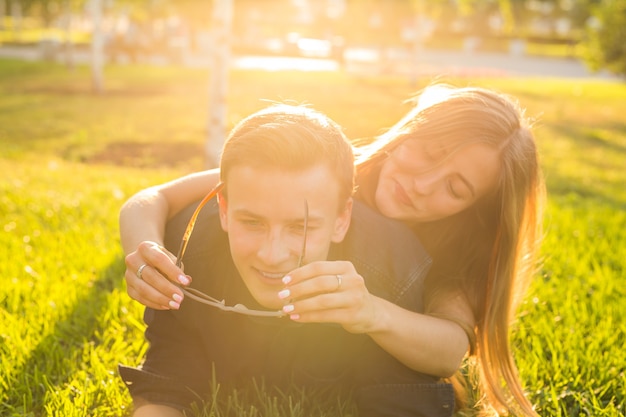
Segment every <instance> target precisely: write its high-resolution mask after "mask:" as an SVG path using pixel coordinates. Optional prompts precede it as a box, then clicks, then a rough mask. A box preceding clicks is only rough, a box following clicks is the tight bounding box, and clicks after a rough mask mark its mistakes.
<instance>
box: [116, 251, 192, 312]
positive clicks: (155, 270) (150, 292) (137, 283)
mask: <svg viewBox="0 0 626 417" xmlns="http://www.w3.org/2000/svg"><path fill="white" fill-rule="evenodd" d="M175 262H176V257H175V256H174V255H172V254H171V253H170V252H168V251H167V250H166V249H165V248H164V247H163V246H161V245H159V244H157V243H155V242H150V241H144V242H141V243H140V244H139V246H138V247H137V250H135V251H134V252H131V253H129V254H128V255H127V256H126V273H125V274H124V279H125V280H126V291H127V292H128V295H129V296H130V297H131V298H132V299H134V300H136V301H138V302H140V303H141V304H143V305H145V306H146V307H151V308H154V309H156V310H170V309H174V310H177V309H178V308H180V303H181V302H182V301H183V298H184V295H183V292H182V290H181V289H180V288H179V287H178V285H177V284H174V283H180V284H182V285H189V283H190V282H191V277H189V276H187V275H185V273H184V272H183V271H182V270H181V269H180V268H178V267H177V266H176V263H175ZM144 265H145V266H144ZM140 268H141V272H140V273H139V270H140Z"/></svg>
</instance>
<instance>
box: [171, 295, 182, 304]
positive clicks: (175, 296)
mask: <svg viewBox="0 0 626 417" xmlns="http://www.w3.org/2000/svg"><path fill="white" fill-rule="evenodd" d="M172 298H173V299H174V301H176V302H177V303H180V302H182V301H183V297H181V296H180V295H179V294H176V293H174V295H172Z"/></svg>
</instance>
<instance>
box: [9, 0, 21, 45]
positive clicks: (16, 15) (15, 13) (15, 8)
mask: <svg viewBox="0 0 626 417" xmlns="http://www.w3.org/2000/svg"><path fill="white" fill-rule="evenodd" d="M11 17H12V20H13V40H16V41H19V40H21V38H22V4H21V3H20V2H19V1H12V2H11Z"/></svg>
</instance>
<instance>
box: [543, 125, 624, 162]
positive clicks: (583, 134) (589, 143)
mask: <svg viewBox="0 0 626 417" xmlns="http://www.w3.org/2000/svg"><path fill="white" fill-rule="evenodd" d="M554 129H555V130H557V131H559V132H561V133H562V134H563V136H565V137H568V138H575V144H576V145H578V146H581V147H582V146H584V147H589V148H601V149H602V151H606V152H615V153H618V154H625V155H626V141H623V142H624V143H618V141H617V139H614V137H615V138H623V137H624V136H625V135H626V123H624V122H612V123H606V122H604V123H602V125H601V126H598V127H597V128H594V129H590V128H581V127H580V126H577V125H572V124H568V125H555V126H554ZM601 132H612V133H611V134H610V135H602V134H600V133H601Z"/></svg>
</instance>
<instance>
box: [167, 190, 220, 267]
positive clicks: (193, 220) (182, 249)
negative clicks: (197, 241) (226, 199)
mask: <svg viewBox="0 0 626 417" xmlns="http://www.w3.org/2000/svg"><path fill="white" fill-rule="evenodd" d="M223 187H224V183H221V182H220V183H219V184H217V185H216V186H215V188H213V189H212V190H211V191H210V192H209V193H208V194H207V195H206V196H205V197H204V198H203V199H202V201H200V204H198V207H196V209H195V210H194V212H193V214H192V215H191V219H189V223H187V228H186V229H185V234H183V239H182V240H181V242H180V247H179V248H178V255H177V256H176V266H177V267H179V268H180V267H181V265H182V261H183V255H184V254H185V250H186V249H187V243H188V242H189V237H190V236H191V232H193V228H194V226H195V225H196V220H197V218H198V215H199V214H200V210H202V208H203V207H204V206H205V205H206V203H208V202H209V201H210V200H211V199H212V198H213V197H215V196H216V195H217V193H219V192H220V190H221V189H222V188H223Z"/></svg>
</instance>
